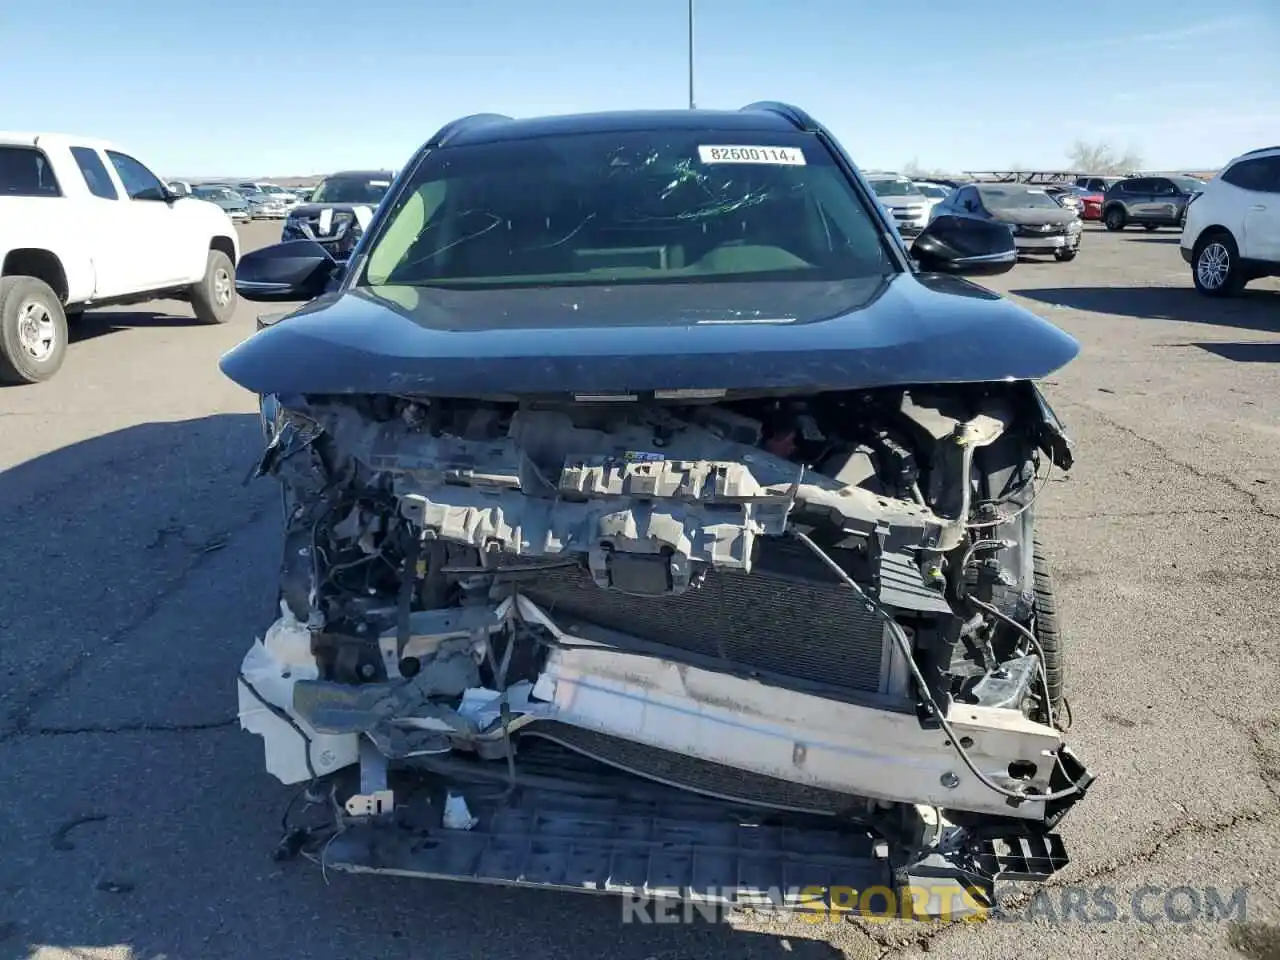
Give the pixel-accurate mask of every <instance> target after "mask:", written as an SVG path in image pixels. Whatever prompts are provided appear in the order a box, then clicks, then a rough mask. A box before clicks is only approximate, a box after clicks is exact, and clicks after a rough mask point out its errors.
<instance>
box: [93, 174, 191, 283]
mask: <svg viewBox="0 0 1280 960" xmlns="http://www.w3.org/2000/svg"><path fill="white" fill-rule="evenodd" d="M106 155H107V159H108V160H109V161H110V162H111V166H112V168H113V169H114V170H115V173H116V176H117V178H118V179H119V181H120V185H121V187H122V188H123V190H124V199H123V200H122V201H121V203H120V213H119V220H120V224H121V235H120V239H121V246H127V247H128V249H129V250H130V251H132V254H133V259H132V263H130V264H129V265H127V266H126V268H125V272H126V274H127V276H128V278H129V282H130V283H131V284H132V288H131V289H132V290H137V291H143V290H159V289H161V288H163V287H172V286H178V285H180V284H182V283H190V282H191V281H192V278H191V277H189V276H186V275H185V274H187V273H189V268H188V263H187V261H189V260H190V259H191V250H190V244H191V238H190V237H189V236H188V235H187V232H186V231H184V230H183V229H182V223H183V218H182V217H181V216H180V215H179V213H178V211H177V210H176V209H175V208H174V205H173V204H170V203H168V202H167V201H166V190H165V187H164V184H163V183H161V181H160V178H159V177H157V176H156V175H155V174H154V173H152V172H151V171H150V170H149V169H147V167H146V166H145V165H144V164H142V163H140V162H139V161H137V160H135V159H134V158H133V157H131V156H129V155H128V154H126V153H120V152H119V151H117V150H107V151H106Z"/></svg>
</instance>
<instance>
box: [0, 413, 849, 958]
mask: <svg viewBox="0 0 1280 960" xmlns="http://www.w3.org/2000/svg"><path fill="white" fill-rule="evenodd" d="M0 422H2V421H0ZM10 427H11V428H16V427H15V425H12V424H11V425H10ZM261 442H262V441H261V433H260V429H259V426H258V423H257V418H256V416H254V415H252V414H222V415H214V416H208V417H202V418H198V419H191V420H184V421H177V422H168V423H161V422H157V423H145V424H140V425H138V426H134V427H129V428H127V429H124V430H119V431H116V432H112V433H108V434H105V435H103V436H100V437H95V438H91V439H87V440H83V441H80V442H78V443H74V444H70V445H68V446H66V447H63V448H61V449H57V450H53V451H51V452H49V453H46V454H43V455H40V456H37V457H34V458H33V459H31V460H28V461H26V462H23V463H19V464H16V465H13V466H11V467H9V468H8V469H5V470H3V471H0V523H3V524H4V529H5V534H6V543H7V544H8V545H9V547H10V549H7V550H5V551H3V552H0V578H3V582H4V583H5V586H6V589H5V590H3V591H0V637H4V638H7V639H9V640H11V641H16V640H20V642H6V643H0V770H3V771H4V772H5V776H4V778H3V779H4V781H5V782H6V783H8V784H10V786H9V787H8V788H7V792H6V802H5V804H4V805H3V807H0V831H2V832H3V835H4V837H5V840H4V845H3V849H4V854H5V855H4V856H3V857H0V891H3V892H4V897H2V898H0V956H10V955H13V956H23V957H31V956H41V957H43V956H48V957H51V958H52V957H73V956H74V957H88V956H94V957H97V956H107V955H110V956H130V957H134V958H136V960H154V958H158V957H161V956H170V957H199V958H204V957H210V958H212V957H218V958H244V960H254V958H257V957H261V956H286V957H287V956H306V957H310V958H313V960H347V958H350V957H376V958H405V960H410V958H414V957H421V956H424V955H430V956H432V957H433V958H434V960H463V958H471V957H478V956H482V957H486V958H489V960H505V958H510V960H517V958H527V957H531V956H533V957H537V956H555V957H562V958H565V960H573V958H577V957H580V958H582V960H587V958H595V957H598V956H600V955H601V954H602V953H604V954H607V955H608V957H609V958H610V960H645V958H652V957H658V956H661V957H705V958H719V957H723V958H726V960H750V958H770V960H772V958H777V960H783V958H785V960H835V958H838V957H840V956H842V952H841V951H840V950H838V949H836V948H835V947H834V946H833V945H832V944H830V943H828V942H827V938H830V939H832V940H835V941H837V942H841V941H844V942H851V941H858V942H859V943H865V940H864V939H863V935H862V934H861V933H859V932H858V931H857V929H856V928H855V927H853V926H852V925H850V924H847V923H840V922H838V921H833V922H831V923H829V924H828V923H824V924H823V925H821V926H817V925H810V924H807V923H804V922H802V921H800V920H793V921H790V922H784V921H777V922H769V921H766V923H767V926H768V928H769V929H766V930H764V931H762V932H754V931H744V930H740V929H738V928H736V927H734V926H731V925H729V924H728V923H720V922H712V921H708V920H706V919H702V918H699V917H698V915H697V913H696V912H695V913H693V914H692V916H691V917H690V919H691V920H692V921H693V922H670V920H671V919H672V918H673V915H672V914H670V913H665V914H663V915H662V916H663V919H664V920H666V921H667V922H650V923H644V922H632V923H624V922H623V919H624V916H626V913H625V912H624V904H623V902H622V901H621V899H620V898H614V897H605V896H590V895H581V894H560V893H554V892H548V891H537V890H533V891H519V890H509V889H502V888H494V887H482V886H475V885H471V884H465V883H448V882H438V881H415V880H398V879H394V878H386V877H360V876H349V875H344V874H336V873H335V872H334V871H333V870H330V871H329V874H328V877H327V878H325V877H324V876H323V875H322V872H321V869H320V867H318V866H316V865H314V864H311V863H308V862H306V861H304V860H298V861H295V862H292V863H285V864H279V863H275V862H273V860H272V858H271V853H272V851H273V849H274V848H275V846H276V844H277V843H278V842H279V840H280V834H281V826H280V817H281V813H282V812H283V811H284V810H285V808H286V806H287V804H288V801H289V798H290V796H291V795H292V794H294V793H295V792H296V788H286V787H283V786H281V785H280V784H279V783H277V782H276V781H275V780H274V779H273V778H272V777H271V776H270V775H269V774H268V773H267V772H266V771H265V769H264V765H263V754H262V743H261V741H260V740H259V739H258V738H257V737H254V736H252V735H250V734H247V733H243V732H241V731H240V730H239V729H238V728H237V725H236V723H235V718H234V714H235V710H236V706H235V693H234V677H235V669H236V665H237V664H238V663H239V660H240V657H241V656H242V655H243V651H244V648H245V647H246V646H247V644H248V641H249V639H250V637H252V636H253V635H254V634H255V632H257V631H260V630H261V628H262V625H263V623H264V621H265V620H266V615H267V612H268V609H269V607H270V601H271V598H272V594H273V592H274V583H275V573H276V565H277V564H278V561H279V545H278V513H279V509H280V507H279V499H278V492H277V491H278V487H277V486H276V484H275V483H274V482H272V481H267V480H261V481H255V482H252V483H250V484H249V485H248V486H247V487H245V486H243V480H244V478H245V476H246V474H247V472H248V469H249V467H250V466H251V465H252V463H253V462H254V461H255V460H256V458H257V456H258V454H259V453H260V449H261ZM0 450H3V445H2V444H0ZM632 915H633V916H634V913H633V914H632ZM650 915H651V916H652V915H653V914H652V913H651V914H650ZM282 918H286V919H284V920H282ZM674 919H675V920H677V921H684V920H685V915H684V914H683V913H682V912H681V911H679V910H677V911H675V913H674ZM759 925H760V924H756V926H759ZM856 945H857V944H855V946H856ZM424 951H425V953H424ZM855 955H861V954H858V953H855Z"/></svg>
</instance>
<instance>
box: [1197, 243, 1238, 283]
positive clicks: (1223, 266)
mask: <svg viewBox="0 0 1280 960" xmlns="http://www.w3.org/2000/svg"><path fill="white" fill-rule="evenodd" d="M1230 272H1231V254H1230V253H1228V252H1227V248H1226V246H1225V245H1224V244H1223V243H1221V242H1220V241H1218V240H1214V241H1213V242H1212V243H1209V244H1206V245H1205V248H1204V249H1203V250H1201V251H1200V259H1199V260H1197V261H1196V277H1197V278H1198V279H1199V280H1200V286H1202V287H1204V288H1205V289H1206V290H1221V289H1222V288H1223V286H1224V285H1225V284H1226V282H1227V274H1229V273H1230Z"/></svg>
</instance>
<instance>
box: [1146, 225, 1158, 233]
mask: <svg viewBox="0 0 1280 960" xmlns="http://www.w3.org/2000/svg"><path fill="white" fill-rule="evenodd" d="M1142 228H1143V229H1144V230H1146V231H1147V233H1155V232H1156V231H1157V230H1159V229H1160V225H1159V224H1156V223H1144V224H1143V225H1142Z"/></svg>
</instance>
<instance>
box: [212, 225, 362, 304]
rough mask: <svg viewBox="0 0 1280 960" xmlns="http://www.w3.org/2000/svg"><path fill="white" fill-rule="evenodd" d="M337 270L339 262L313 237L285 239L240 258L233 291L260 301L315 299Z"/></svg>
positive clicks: (249, 298) (275, 301)
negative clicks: (307, 238)
mask: <svg viewBox="0 0 1280 960" xmlns="http://www.w3.org/2000/svg"><path fill="white" fill-rule="evenodd" d="M337 270H338V263H337V262H336V261H335V260H334V259H333V257H331V256H329V253H328V251H327V250H325V248H324V247H322V246H320V244H318V243H316V242H315V241H314V240H287V241H285V242H284V243H276V244H272V245H271V246H269V247H261V248H260V249H258V250H253V251H251V252H249V253H246V254H245V255H244V256H243V257H241V258H240V263H239V264H237V266H236V293H238V294H240V296H242V297H244V298H245V299H246V300H255V301H258V302H260V303H278V302H286V301H295V300H314V299H315V298H316V297H318V296H320V294H322V293H324V292H325V289H326V288H327V287H328V285H329V280H330V278H331V277H332V276H333V275H334V273H336V272H337Z"/></svg>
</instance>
